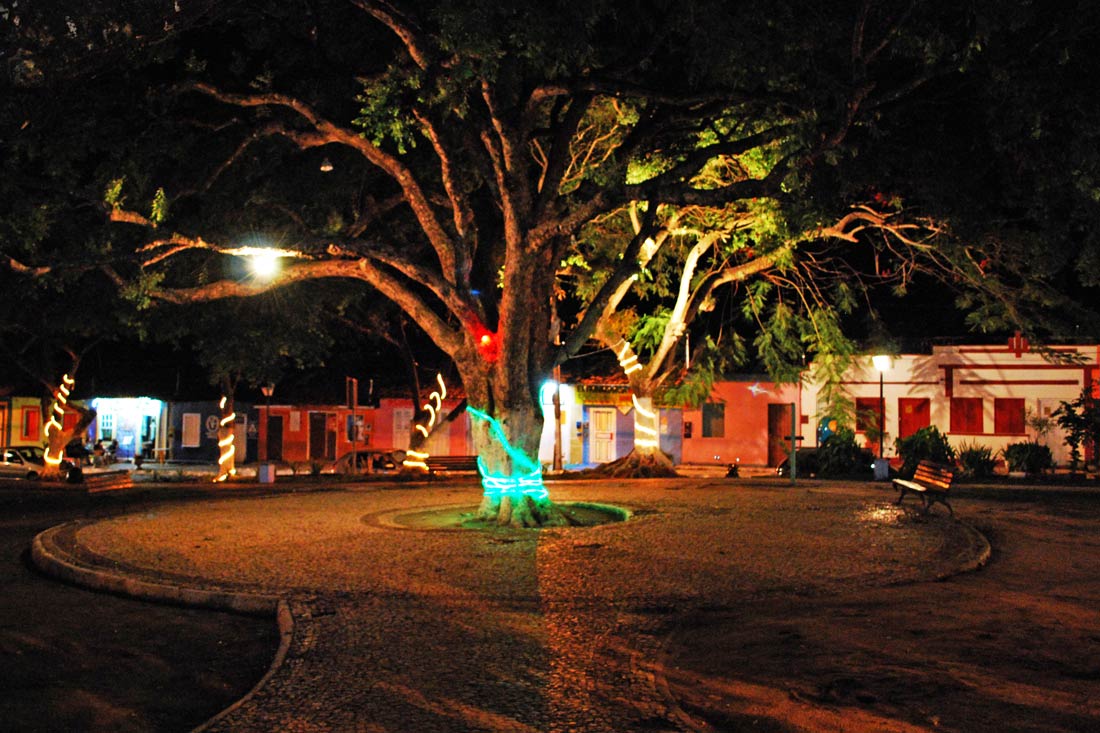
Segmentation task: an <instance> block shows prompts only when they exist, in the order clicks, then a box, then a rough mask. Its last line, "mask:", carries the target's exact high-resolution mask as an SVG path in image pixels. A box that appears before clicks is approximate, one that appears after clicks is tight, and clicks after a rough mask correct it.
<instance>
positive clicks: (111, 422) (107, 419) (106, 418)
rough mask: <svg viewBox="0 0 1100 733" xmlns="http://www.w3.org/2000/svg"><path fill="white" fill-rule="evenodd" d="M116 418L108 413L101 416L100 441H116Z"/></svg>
mask: <svg viewBox="0 0 1100 733" xmlns="http://www.w3.org/2000/svg"><path fill="white" fill-rule="evenodd" d="M114 437H115V416H114V415H112V414H110V413H107V414H104V415H100V416H99V439H100V440H114Z"/></svg>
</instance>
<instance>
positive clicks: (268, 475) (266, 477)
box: [259, 463, 275, 484]
mask: <svg viewBox="0 0 1100 733" xmlns="http://www.w3.org/2000/svg"><path fill="white" fill-rule="evenodd" d="M259 477H260V483H261V484H273V483H275V464H274V463H261V464H260V470H259Z"/></svg>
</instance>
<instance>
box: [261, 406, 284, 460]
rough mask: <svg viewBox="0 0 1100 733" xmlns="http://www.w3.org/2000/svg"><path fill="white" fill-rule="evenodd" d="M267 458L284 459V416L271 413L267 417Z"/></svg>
mask: <svg viewBox="0 0 1100 733" xmlns="http://www.w3.org/2000/svg"><path fill="white" fill-rule="evenodd" d="M265 450H266V453H265V455H266V456H267V460H269V461H281V460H283V416H282V415H271V416H269V417H268V418H267V445H266V447H265Z"/></svg>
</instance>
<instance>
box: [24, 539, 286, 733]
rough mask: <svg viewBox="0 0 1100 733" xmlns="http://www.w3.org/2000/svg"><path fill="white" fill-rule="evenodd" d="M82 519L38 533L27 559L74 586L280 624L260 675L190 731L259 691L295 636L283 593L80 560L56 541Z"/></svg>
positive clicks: (219, 718)
mask: <svg viewBox="0 0 1100 733" xmlns="http://www.w3.org/2000/svg"><path fill="white" fill-rule="evenodd" d="M86 523H87V522H86V521H81V520H78V521H75V522H68V523H66V524H60V525H58V526H56V527H51V528H50V529H47V530H45V531H44V532H41V533H39V534H38V535H37V536H36V537H35V538H34V542H32V543H31V561H32V562H33V563H34V566H35V567H37V568H38V569H39V570H41V571H42V572H44V573H46V574H47V575H51V576H53V577H56V578H60V579H61V580H64V581H66V582H69V583H73V584H74V585H78V586H81V587H85V588H91V589H93V590H101V591H106V592H109V593H115V594H117V595H123V596H127V597H130V598H136V599H139V600H149V601H158V602H167V603H174V604H179V605H186V606H194V607H198V608H209V609H213V610H218V611H232V612H235V613H245V614H250V615H262V616H271V617H274V618H275V622H276V624H277V625H278V629H279V647H278V649H276V651H275V657H274V659H272V661H271V664H270V665H269V666H268V669H267V672H265V673H264V676H263V677H261V678H260V680H259V681H258V682H257V683H256V684H255V685H254V686H253V687H252V689H251V690H249V691H248V692H247V693H246V694H245V695H244V696H243V697H241V698H240V699H239V700H237V701H236V702H234V703H233V704H232V705H230V706H229V707H227V708H225V709H224V710H222V711H221V712H220V713H218V714H217V715H215V716H214V717H212V718H210V719H209V720H207V721H205V722H204V723H202V724H200V725H199V726H198V727H196V728H194V729H193V731H192V733H203V731H207V730H209V729H210V728H211V727H213V726H214V725H217V724H218V723H220V722H221V721H222V720H224V719H225V718H227V717H228V716H229V715H231V714H232V713H234V712H236V711H237V710H238V709H240V708H241V707H242V706H244V705H246V704H247V703H248V702H249V701H250V700H251V699H252V698H253V697H255V696H256V694H257V693H259V692H260V690H262V689H263V688H264V687H266V686H267V684H268V683H269V682H270V681H271V679H272V678H273V677H274V676H275V675H276V674H277V673H278V671H279V670H280V669H281V668H282V666H283V663H284V662H285V661H286V657H287V653H288V652H289V651H290V646H291V644H292V643H293V641H294V629H295V625H294V617H293V614H292V613H291V611H290V605H289V603H287V601H286V600H285V599H284V598H280V597H279V596H274V595H266V594H261V593H248V592H239V591H231V590H226V589H216V590H215V589H209V588H199V587H193V586H192V587H188V586H183V585H177V584H172V583H166V582H163V581H154V580H149V579H145V578H138V577H134V576H131V575H126V574H125V573H123V572H121V571H112V570H108V569H106V568H102V567H97V566H94V565H92V564H90V563H87V562H83V561H81V560H80V559H78V558H77V557H76V556H74V555H73V554H72V553H70V552H68V551H67V550H65V549H64V548H63V547H62V546H61V544H60V543H59V542H58V538H59V536H60V535H62V534H63V533H66V532H69V531H75V530H76V529H77V528H78V527H79V526H80V525H82V524H86Z"/></svg>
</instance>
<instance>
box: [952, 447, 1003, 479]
mask: <svg viewBox="0 0 1100 733" xmlns="http://www.w3.org/2000/svg"><path fill="white" fill-rule="evenodd" d="M996 465H997V459H996V457H994V455H993V449H992V448H990V447H989V446H985V445H977V444H971V445H965V444H964V445H961V446H959V468H961V469H962V472H963V475H964V476H966V477H967V478H973V479H980V478H989V477H990V476H992V475H993V468H994V467H995V466H996Z"/></svg>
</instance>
